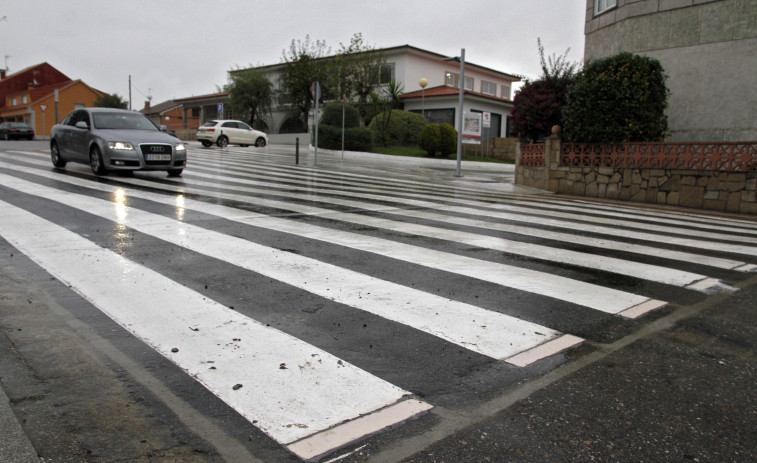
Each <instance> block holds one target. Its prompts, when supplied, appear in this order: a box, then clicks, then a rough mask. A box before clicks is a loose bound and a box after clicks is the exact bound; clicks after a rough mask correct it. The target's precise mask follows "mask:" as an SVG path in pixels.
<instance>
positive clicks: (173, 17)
mask: <svg viewBox="0 0 757 463" xmlns="http://www.w3.org/2000/svg"><path fill="white" fill-rule="evenodd" d="M585 8H586V1H585V0H467V1H460V0H378V1H364V0H317V1H314V0H201V1H200V0H66V1H63V0H2V2H0V18H3V17H4V19H2V20H0V67H5V66H6V65H7V67H8V69H9V72H11V73H12V72H16V71H20V70H22V69H24V68H26V67H28V66H32V65H35V64H39V63H42V62H45V61H46V62H48V63H50V64H51V65H52V66H54V67H55V68H57V69H59V70H60V71H61V72H63V73H64V74H66V75H67V76H68V77H70V78H71V79H81V80H83V81H84V82H86V83H87V84H89V85H90V86H92V87H94V88H96V89H98V90H101V91H104V92H107V93H117V94H118V95H120V96H122V97H123V98H124V100H128V96H129V76H130V75H131V79H132V106H133V107H134V108H135V109H140V108H142V107H143V105H144V101H145V100H146V97H147V95H152V97H153V100H152V104H153V105H155V104H158V103H161V102H163V101H166V100H170V99H173V98H183V97H189V96H193V95H203V94H207V93H213V92H215V91H216V89H217V87H219V86H223V85H224V84H225V83H226V82H227V74H226V73H227V71H228V70H230V69H235V68H237V67H248V66H251V65H268V64H277V63H280V62H281V57H282V51H283V50H284V49H286V48H288V47H289V44H290V42H291V41H292V39H304V38H305V36H306V35H309V36H310V38H311V40H313V41H315V40H324V41H325V42H326V44H327V46H329V47H330V48H331V50H332V52H336V51H337V50H338V49H339V48H340V43H344V44H348V43H349V41H350V38H351V37H352V36H353V34H355V33H358V32H360V33H362V34H363V39H364V41H365V42H366V43H367V44H369V45H371V46H373V47H376V48H388V47H394V46H398V45H412V46H415V47H418V48H422V49H425V50H428V51H432V52H436V53H441V54H444V55H448V56H459V54H460V49H461V48H465V57H466V61H468V62H472V63H475V64H479V65H482V66H486V67H489V68H492V69H496V70H499V71H503V72H507V73H510V74H518V75H525V76H527V77H531V78H536V77H538V76H539V75H540V73H541V69H540V66H539V55H538V50H537V45H536V39H537V38H538V37H540V38H541V40H542V43H543V44H544V47H545V50H546V52H547V55H552V54H557V55H562V54H563V53H564V52H565V51H566V49H568V48H570V53H569V55H568V58H569V60H570V61H581V60H582V58H583V47H584V37H583V27H584V15H585V13H584V12H585ZM6 57H7V58H6ZM3 59H4V61H3Z"/></svg>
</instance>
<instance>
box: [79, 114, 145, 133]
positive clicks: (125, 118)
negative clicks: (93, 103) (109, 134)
mask: <svg viewBox="0 0 757 463" xmlns="http://www.w3.org/2000/svg"><path fill="white" fill-rule="evenodd" d="M92 117H93V119H94V122H93V124H94V126H95V127H96V128H98V129H116V130H149V131H153V132H155V131H158V130H159V129H158V127H157V126H156V125H155V124H154V123H153V122H152V121H151V120H150V119H148V118H146V117H145V116H143V115H141V114H129V113H93V114H92Z"/></svg>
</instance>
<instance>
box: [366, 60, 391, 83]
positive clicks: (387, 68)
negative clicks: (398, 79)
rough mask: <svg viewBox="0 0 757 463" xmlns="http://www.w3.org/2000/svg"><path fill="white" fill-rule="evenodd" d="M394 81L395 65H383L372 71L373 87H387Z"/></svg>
mask: <svg viewBox="0 0 757 463" xmlns="http://www.w3.org/2000/svg"><path fill="white" fill-rule="evenodd" d="M392 80H394V63H388V64H382V65H381V66H379V67H377V68H375V69H373V70H371V82H372V83H373V85H387V84H388V83H389V82H391V81H392Z"/></svg>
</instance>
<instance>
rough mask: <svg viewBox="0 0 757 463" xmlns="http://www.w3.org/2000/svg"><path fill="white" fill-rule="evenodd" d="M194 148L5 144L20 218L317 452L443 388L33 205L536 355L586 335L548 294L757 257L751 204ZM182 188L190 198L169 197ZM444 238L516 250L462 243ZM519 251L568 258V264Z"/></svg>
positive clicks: (241, 400) (159, 344)
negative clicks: (668, 205)
mask: <svg viewBox="0 0 757 463" xmlns="http://www.w3.org/2000/svg"><path fill="white" fill-rule="evenodd" d="M190 153H191V154H192V155H193V157H192V158H191V159H190V165H189V167H188V168H187V169H186V170H185V173H184V176H183V177H182V178H179V179H167V178H164V177H162V176H161V177H156V176H149V175H148V176H141V175H140V176H134V177H130V176H112V177H108V181H107V182H95V181H93V180H92V177H91V175H90V174H89V173H88V171H86V170H85V169H84V168H83V167H84V166H70V167H69V168H67V169H66V171H67V173H68V174H72V175H66V174H63V173H61V172H56V171H53V170H52V169H50V167H49V160H48V159H47V156H45V155H43V154H41V153H32V152H28V153H24V152H19V153H17V154H15V155H9V154H7V153H0V215H2V217H3V220H2V222H0V236H2V237H3V238H4V239H5V240H7V241H8V242H10V243H11V244H12V245H13V246H15V247H16V248H18V249H19V250H21V251H22V252H23V253H25V254H26V255H28V256H29V257H30V258H31V259H32V260H34V261H35V262H37V263H38V264H39V265H40V266H41V267H43V268H44V269H45V270H46V271H48V272H49V273H50V274H52V275H54V276H55V277H57V278H58V279H60V280H61V281H63V282H66V283H67V284H69V285H70V286H71V288H72V289H73V290H75V291H77V292H78V293H79V294H81V295H82V296H84V297H85V298H86V299H87V300H89V301H90V302H92V304H93V305H94V306H96V307H97V308H98V309H100V310H101V311H102V312H103V313H105V314H107V315H108V316H109V317H111V318H112V319H113V320H114V321H116V322H117V323H119V324H120V325H121V326H123V327H124V328H126V329H127V330H129V331H130V332H131V333H133V334H134V336H136V337H138V338H140V339H142V340H143V341H145V343H147V344H148V345H149V346H151V347H152V348H154V349H155V350H156V351H158V352H160V353H161V354H162V355H164V356H165V357H167V358H168V359H170V360H171V361H172V362H174V363H175V364H176V365H178V366H179V367H180V368H182V369H183V370H184V371H185V372H187V374H189V375H191V376H192V377H193V378H195V379H196V380H197V381H199V382H200V383H202V384H203V385H204V386H205V387H206V388H208V389H209V390H210V391H212V392H213V393H214V394H215V395H217V396H218V397H219V398H220V399H221V400H223V401H224V402H226V403H227V404H229V405H230V406H231V407H233V408H234V409H235V410H237V411H238V412H239V413H240V414H241V415H242V416H244V417H245V418H247V419H248V420H249V421H250V422H252V423H254V424H255V425H256V426H257V427H258V428H260V429H261V430H262V431H264V432H265V433H266V434H268V435H269V436H270V437H271V438H273V439H274V440H276V441H277V442H279V443H280V444H282V445H284V446H286V447H287V448H288V449H289V450H290V451H292V452H293V453H295V454H297V455H298V456H300V457H301V458H303V459H310V458H314V457H317V456H319V455H322V454H324V453H328V452H330V451H332V450H333V449H335V448H337V447H339V446H342V445H345V444H346V443H348V442H349V441H351V440H354V439H359V438H361V436H364V435H366V434H370V433H372V432H375V431H377V430H380V429H382V428H384V427H386V426H390V425H392V424H395V423H398V422H401V421H404V420H406V419H408V418H411V417H413V416H415V415H417V414H419V413H423V412H425V411H427V410H429V409H430V408H431V407H432V405H433V400H423V399H420V398H418V397H413V394H412V393H411V392H409V391H408V390H406V389H403V387H400V386H397V385H395V384H392V382H390V381H386V380H384V379H381V378H380V377H378V376H375V375H374V374H372V372H371V370H370V369H364V368H362V367H361V365H356V364H352V363H350V362H348V361H346V360H343V358H340V356H339V355H338V354H337V353H335V352H329V351H327V350H324V349H322V348H319V347H316V346H314V345H311V344H309V343H308V342H305V341H303V340H300V339H298V338H297V337H296V336H293V335H291V334H288V333H286V332H285V331H281V330H278V329H275V328H272V327H270V326H267V325H266V324H265V323H263V322H260V321H257V320H256V319H255V318H254V317H250V316H248V315H245V314H243V313H240V312H239V311H235V310H232V309H230V308H228V307H226V306H224V305H223V304H221V303H219V302H216V301H214V300H212V299H211V298H208V297H207V296H206V295H204V294H202V293H201V292H197V291H194V290H191V289H189V288H187V287H186V286H184V285H183V284H181V283H180V282H177V281H174V280H172V279H171V278H169V277H167V276H164V275H162V274H161V273H159V272H157V271H155V270H152V269H151V268H150V267H148V266H146V265H143V264H140V263H137V262H135V261H132V260H129V259H128V258H126V257H124V256H121V255H119V254H117V253H115V252H114V251H113V250H109V249H106V248H103V247H102V246H101V245H98V244H97V243H96V242H94V241H93V240H92V239H91V238H90V237H88V236H87V235H83V234H80V233H79V232H77V231H76V230H69V229H68V228H66V227H69V228H70V225H67V224H65V223H56V222H54V221H51V220H50V219H46V218H43V217H42V216H40V215H37V214H36V213H35V210H34V209H33V208H34V207H35V206H33V205H37V204H41V203H40V202H45V203H47V204H50V203H56V204H58V207H60V208H63V209H65V210H67V211H69V210H70V211H78V213H86V214H87V215H90V216H93V217H97V219H98V220H105V221H107V222H108V223H113V224H117V225H118V226H119V227H124V229H126V230H131V231H134V232H137V233H140V234H141V236H144V237H145V238H144V239H150V240H160V241H162V242H167V243H171V244H172V245H173V246H178V247H180V248H181V249H184V250H187V251H191V252H193V253H196V254H197V255H199V256H203V258H212V259H214V260H215V261H217V262H220V263H222V264H223V265H224V266H226V268H228V271H229V272H235V271H238V269H241V270H244V271H247V272H252V273H254V274H257V275H263V276H266V277H269V278H271V279H273V280H275V281H278V282H281V283H283V284H285V285H286V286H287V287H288V288H292V289H293V290H294V289H296V290H298V291H302V292H305V293H307V294H310V295H312V297H314V298H319V299H322V300H325V301H329V302H331V303H336V304H340V305H341V306H344V307H347V308H349V309H351V310H355V311H360V312H363V313H366V314H370V316H375V317H380V318H381V319H385V320H389V321H391V322H392V323H396V324H398V325H400V326H403V327H408V329H412V330H416V331H417V332H419V333H424V335H430V336H432V337H434V338H438V339H440V340H442V342H445V343H450V344H454V345H456V346H459V348H462V349H465V350H467V351H471V352H475V353H477V354H480V355H482V356H487V357H490V358H492V359H496V360H504V361H506V362H508V363H509V364H510V365H513V366H515V367H518V369H520V367H527V366H528V365H531V364H533V363H535V362H538V361H540V360H542V359H544V358H546V357H550V356H553V355H554V354H556V353H558V352H561V351H563V350H565V349H569V348H571V347H573V346H575V345H577V344H580V343H581V342H582V341H583V338H582V336H579V335H577V333H572V332H565V331H564V330H562V331H561V330H560V329H556V328H554V326H551V323H550V319H549V317H544V318H545V320H546V321H542V322H539V323H537V322H534V321H530V320H527V319H526V318H528V314H529V310H528V304H529V303H530V302H529V298H531V297H542V298H544V297H546V298H549V299H550V300H551V301H556V302H557V303H561V304H563V306H564V310H565V312H566V313H565V315H564V316H566V317H570V312H571V311H577V310H579V309H580V310H586V311H588V312H593V313H597V314H599V315H597V316H616V317H614V318H616V319H618V320H620V321H619V323H629V322H628V319H629V318H636V317H639V316H641V315H644V314H646V313H649V312H650V311H654V310H656V309H659V308H660V307H663V306H665V305H666V304H667V303H666V302H665V301H662V300H658V299H657V298H655V297H654V296H651V295H649V294H644V291H643V290H642V291H640V292H639V294H635V289H634V292H629V291H628V288H626V289H625V290H624V289H621V288H618V287H614V286H615V285H614V284H612V283H608V282H606V281H605V280H603V279H602V278H599V279H598V280H597V281H594V280H595V279H594V278H593V277H591V276H587V275H591V273H590V272H595V271H599V272H602V275H608V276H609V275H615V276H620V277H623V278H627V277H631V278H633V279H636V280H638V281H640V282H645V283H644V285H650V287H654V286H655V285H658V286H659V285H663V286H668V287H675V288H682V289H680V291H687V290H688V291H690V293H695V292H705V293H707V292H713V291H718V290H730V289H731V288H729V287H728V286H727V285H726V284H724V283H723V282H722V281H720V277H719V276H720V275H738V274H743V273H744V272H753V271H755V270H757V265H755V264H757V262H756V261H755V259H753V256H757V246H755V243H757V226H755V225H754V224H753V223H751V222H748V221H738V220H735V219H728V220H722V221H721V220H714V219H712V218H710V217H706V216H703V215H697V214H694V213H692V214H678V213H675V214H673V213H671V214H661V213H658V212H656V211H636V210H635V209H632V208H627V207H608V206H606V205H599V204H593V203H590V202H586V201H569V200H564V199H559V198H554V197H542V196H540V197H538V198H533V197H529V196H528V195H524V194H515V193H513V194H503V193H500V192H493V191H482V190H477V189H474V188H470V187H451V186H444V185H439V184H436V183H433V182H428V181H423V180H417V179H415V178H413V177H412V176H410V175H408V176H407V177H405V178H396V177H391V178H382V177H379V176H376V175H375V174H372V173H371V172H370V171H365V172H363V171H360V170H355V171H352V172H336V171H335V172H330V171H328V170H327V169H324V168H312V167H293V166H287V165H284V164H282V162H281V160H280V159H281V157H280V156H279V155H276V154H274V153H267V154H263V153H259V154H255V157H254V158H251V154H250V151H246V150H234V149H228V150H223V151H219V150H202V151H192V150H190ZM230 168H233V172H232V169H230ZM84 172H87V173H86V174H85V175H80V173H84ZM75 173H79V174H75ZM11 198H13V199H14V200H15V201H21V202H29V204H32V206H31V207H32V210H30V211H25V210H23V209H22V208H21V207H19V206H17V205H14V201H11V200H10V199H11ZM19 198H20V199H19ZM27 198H34V199H33V200H32V199H27ZM166 206H169V207H170V208H171V209H173V210H175V211H176V214H171V215H166V214H165V213H163V212H156V211H163V210H165V207H166ZM258 211H259V212H258ZM190 215H191V216H192V217H193V218H194V217H203V220H199V219H196V220H195V219H193V220H195V221H194V222H193V221H192V220H189V219H188V217H189V216H190ZM205 217H209V218H211V219H207V218H205ZM308 217H309V218H317V219H318V220H316V221H307V220H303V218H308ZM218 221H227V222H229V223H233V224H237V226H240V227H244V228H246V229H249V230H266V231H267V232H269V233H272V234H276V235H275V236H279V235H280V236H281V237H282V239H283V238H284V237H285V238H286V240H293V241H296V240H308V241H309V242H319V243H322V245H323V246H332V247H334V249H340V250H344V251H340V252H344V253H345V255H349V253H351V252H356V253H368V254H369V255H372V256H378V257H381V258H383V259H388V260H387V262H390V263H392V265H394V264H393V263H395V262H396V263H400V262H401V263H404V264H405V265H412V266H417V267H418V268H423V269H426V270H427V271H430V272H444V274H446V275H454V276H456V277H459V278H466V279H471V280H475V281H480V282H486V283H487V284H489V285H492V287H496V288H500V289H501V290H503V291H504V290H507V291H515V292H516V293H515V294H517V295H519V296H518V297H513V298H511V299H508V301H520V300H523V302H517V303H516V304H518V306H515V307H507V306H506V305H503V306H501V307H498V308H497V309H494V308H492V307H479V306H478V305H476V304H474V303H470V302H463V301H459V300H455V299H453V298H449V297H444V296H440V295H436V294H432V293H430V292H427V291H425V290H423V289H416V288H414V287H411V286H410V285H406V284H402V283H398V282H396V281H390V280H388V279H384V278H380V277H377V276H373V275H371V274H370V269H368V267H366V266H360V267H359V269H351V268H348V267H347V266H343V265H342V264H341V260H340V259H341V257H339V256H336V257H334V260H333V261H330V262H326V261H322V260H319V259H317V258H314V257H308V256H304V255H298V254H297V253H293V252H289V251H288V250H282V249H278V248H277V247H273V246H270V245H266V244H259V243H257V242H254V241H252V240H250V239H249V238H244V237H240V236H235V235H232V234H229V233H226V232H225V231H224V228H223V227H221V226H220V225H219V223H218ZM63 222H65V221H63ZM356 226H359V227H367V228H369V229H370V230H372V232H371V233H362V232H360V231H355V230H354V227H356ZM692 230H695V232H692ZM400 236H402V237H412V238H413V239H412V240H409V239H399V238H398V237H400ZM434 240H438V242H443V243H457V244H462V245H465V246H469V247H472V248H474V249H483V250H487V251H496V252H498V253H500V254H498V255H503V256H504V257H503V258H502V259H497V260H496V261H495V260H492V259H485V258H478V257H476V256H473V255H468V254H467V253H464V252H452V251H449V250H447V249H446V247H444V248H440V247H439V245H437V244H435V243H436V242H437V241H434ZM595 251H596V252H595ZM507 256H514V257H515V258H513V259H511V258H510V257H507ZM650 257H653V258H654V259H653V260H650V259H649V258H650ZM518 259H535V260H538V261H539V262H541V263H542V264H540V265H542V267H543V266H544V265H566V266H568V267H567V270H566V271H564V272H562V274H561V272H554V273H552V272H547V271H544V270H537V269H534V268H529V266H527V265H523V264H522V263H519V262H518ZM728 272H730V273H728ZM713 275H715V276H713ZM584 280H587V281H584ZM607 280H608V281H609V280H611V279H609V278H608V279H607ZM148 282H149V284H148ZM106 283H107V284H106ZM644 285H642V288H643V287H646V286H644ZM106 287H107V288H106ZM135 288H140V289H139V291H135ZM145 288H147V289H145ZM512 303H513V302H510V304H512ZM510 313H512V314H516V315H510ZM618 316H619V317H618ZM624 319H625V320H626V321H625V322H623V321H622V320H624ZM511 368H514V367H512V366H511ZM398 384H399V383H398ZM261 397H265V400H260V398H261Z"/></svg>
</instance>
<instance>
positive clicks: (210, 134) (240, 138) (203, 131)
mask: <svg viewBox="0 0 757 463" xmlns="http://www.w3.org/2000/svg"><path fill="white" fill-rule="evenodd" d="M197 141H199V142H200V143H202V146H204V147H206V148H207V147H209V146H211V145H212V144H214V143H215V144H216V145H218V146H220V147H221V148H223V147H225V146H226V145H241V146H249V145H255V146H257V147H259V148H260V147H263V146H265V145H267V144H268V135H266V134H265V133H263V132H261V131H259V130H255V129H253V128H252V127H250V126H249V125H247V124H245V123H244V122H242V121H230V120H215V121H208V122H206V123H204V124H202V126H200V128H199V129H197Z"/></svg>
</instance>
